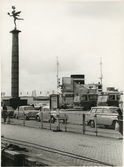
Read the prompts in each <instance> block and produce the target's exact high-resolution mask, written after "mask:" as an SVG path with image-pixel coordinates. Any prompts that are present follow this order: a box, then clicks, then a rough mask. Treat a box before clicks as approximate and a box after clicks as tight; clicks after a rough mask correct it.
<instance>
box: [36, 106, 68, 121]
mask: <svg viewBox="0 0 124 167" xmlns="http://www.w3.org/2000/svg"><path fill="white" fill-rule="evenodd" d="M63 111H64V110H62V109H60V110H59V120H62V121H63V122H64V123H65V121H66V122H67V121H68V115H67V114H66V117H65V113H64V112H63ZM42 114H43V121H48V122H50V121H51V123H54V122H55V121H56V120H57V116H58V112H57V110H51V111H50V106H43V107H42V109H41V111H39V112H38V113H37V114H36V117H35V119H36V120H37V121H40V120H41V117H42Z"/></svg>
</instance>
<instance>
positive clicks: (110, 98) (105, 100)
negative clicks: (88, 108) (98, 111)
mask: <svg viewBox="0 0 124 167" xmlns="http://www.w3.org/2000/svg"><path fill="white" fill-rule="evenodd" d="M119 102H120V93H119V92H117V91H110V92H103V93H102V94H101V95H99V96H98V103H97V105H98V106H116V107H119Z"/></svg>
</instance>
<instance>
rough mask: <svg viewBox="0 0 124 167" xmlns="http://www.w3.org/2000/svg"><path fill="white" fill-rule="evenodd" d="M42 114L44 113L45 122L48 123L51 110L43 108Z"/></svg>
mask: <svg viewBox="0 0 124 167" xmlns="http://www.w3.org/2000/svg"><path fill="white" fill-rule="evenodd" d="M42 112H43V120H46V121H48V120H49V117H50V111H49V108H47V107H44V108H42Z"/></svg>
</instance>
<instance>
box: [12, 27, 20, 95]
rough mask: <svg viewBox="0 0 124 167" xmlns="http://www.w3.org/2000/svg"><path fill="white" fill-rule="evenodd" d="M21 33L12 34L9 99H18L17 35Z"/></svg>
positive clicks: (17, 31) (13, 31) (13, 32)
mask: <svg viewBox="0 0 124 167" xmlns="http://www.w3.org/2000/svg"><path fill="white" fill-rule="evenodd" d="M20 32H21V31H19V30H17V29H15V30H12V31H10V33H12V68H11V70H12V71H11V97H12V98H18V97H19V37H18V36H19V33H20Z"/></svg>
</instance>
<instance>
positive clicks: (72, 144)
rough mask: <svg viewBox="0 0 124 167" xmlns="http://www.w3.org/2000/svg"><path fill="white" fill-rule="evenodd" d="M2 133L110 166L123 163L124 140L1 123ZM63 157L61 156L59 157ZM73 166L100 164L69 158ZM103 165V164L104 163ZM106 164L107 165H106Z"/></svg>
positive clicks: (68, 160) (69, 162)
mask: <svg viewBox="0 0 124 167" xmlns="http://www.w3.org/2000/svg"><path fill="white" fill-rule="evenodd" d="M1 135H3V136H5V137H10V138H12V139H18V140H23V141H29V142H32V143H36V144H41V145H43V146H47V147H51V148H54V149H59V150H61V151H65V152H69V153H73V154H76V155H78V156H83V157H84V158H86V157H87V158H88V159H89V160H90V159H94V160H99V161H101V162H105V163H107V164H108V166H123V165H122V146H123V140H118V139H115V138H113V139H112V138H105V137H99V136H98V137H97V136H90V135H83V134H76V133H69V132H53V131H50V130H45V129H38V128H30V127H24V126H19V125H18V126H17V125H10V124H1ZM59 158H60V159H61V157H59ZM67 162H68V164H70V165H71V166H72V165H74V166H76V165H79V166H99V165H98V164H96V163H94V162H92V163H91V162H89V161H81V160H78V161H76V162H73V159H72V158H70V159H67ZM102 166H103V165H102ZM104 166H105V165H104Z"/></svg>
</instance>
